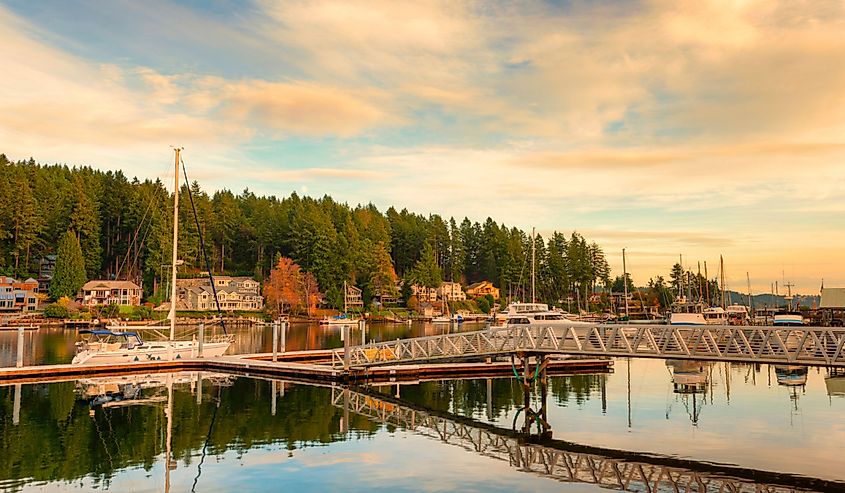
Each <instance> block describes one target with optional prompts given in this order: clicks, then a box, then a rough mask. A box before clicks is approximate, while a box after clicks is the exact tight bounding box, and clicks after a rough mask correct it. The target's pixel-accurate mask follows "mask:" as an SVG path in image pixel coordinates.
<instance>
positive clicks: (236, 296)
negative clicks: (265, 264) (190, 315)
mask: <svg viewBox="0 0 845 493" xmlns="http://www.w3.org/2000/svg"><path fill="white" fill-rule="evenodd" d="M215 290H216V292H217V301H218V302H219V303H220V309H221V310H226V311H259V310H261V309H262V308H264V297H263V296H261V294H260V292H261V283H259V282H258V281H255V280H253V279H251V278H249V277H231V276H215V277H214V289H212V287H211V281H209V279H208V278H206V277H203V278H195V279H177V280H176V296H177V297H178V298H179V300H180V302H181V303H180V304H178V305H177V306H179V307H180V310H181V309H182V308H181V307H182V306H184V309H185V310H186V311H206V310H216V309H217V303H215V301H214V293H215Z"/></svg>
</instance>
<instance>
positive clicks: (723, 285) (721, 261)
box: [719, 255, 725, 308]
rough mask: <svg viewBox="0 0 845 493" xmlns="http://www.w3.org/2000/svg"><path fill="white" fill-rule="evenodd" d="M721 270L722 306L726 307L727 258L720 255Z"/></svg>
mask: <svg viewBox="0 0 845 493" xmlns="http://www.w3.org/2000/svg"><path fill="white" fill-rule="evenodd" d="M719 272H720V273H721V276H722V308H725V260H724V259H723V258H722V256H721V255H719Z"/></svg>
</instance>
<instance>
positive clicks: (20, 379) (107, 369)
mask: <svg viewBox="0 0 845 493" xmlns="http://www.w3.org/2000/svg"><path fill="white" fill-rule="evenodd" d="M276 359H277V361H275V362H274V361H272V354H269V353H262V354H249V355H239V356H222V357H219V358H190V359H188V358H186V359H178V360H174V361H138V362H132V363H104V364H96V365H39V366H24V367H20V368H2V369H0V385H8V384H19V383H49V382H60V381H68V380H76V379H78V378H88V377H103V376H117V375H127V374H134V373H162V372H174V371H218V372H227V373H232V374H236V375H244V376H253V375H254V376H262V377H269V378H291V379H296V380H302V381H314V382H340V383H349V382H356V383H377V382H391V383H392V382H403V383H413V382H416V381H423V380H436V379H455V378H491V377H507V376H513V374H514V367H513V365H512V363H511V362H510V361H496V360H494V361H491V362H489V363H487V362H466V361H458V362H439V363H426V364H412V365H408V364H405V365H384V366H379V367H375V368H356V367H352V368H350V369H349V370H348V371H345V370H342V369H337V368H333V367H331V366H329V365H328V364H325V363H326V362H329V361H330V360H331V351H330V350H317V351H291V352H285V353H280V354H278V355H277V358H276ZM612 366H613V361H611V360H610V359H600V358H547V365H546V368H547V371H548V372H549V374H550V375H568V374H576V373H597V372H599V373H606V372H609V371H611V367H612Z"/></svg>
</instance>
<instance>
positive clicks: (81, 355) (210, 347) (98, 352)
mask: <svg viewBox="0 0 845 493" xmlns="http://www.w3.org/2000/svg"><path fill="white" fill-rule="evenodd" d="M174 151H176V164H175V176H174V181H175V183H174V190H173V257H172V261H171V265H170V267H171V269H170V270H171V272H172V275H173V278H172V279H171V283H170V285H171V289H172V290H171V295H170V313H169V314H168V318H169V319H170V334H169V338H168V339H166V340H161V341H159V340H156V341H151V342H145V341H143V340H142V339H141V337H140V336H139V335H138V333H137V332H125V331H113V330H89V331H82V330H81V331H79V333H80V334H83V335H88V336H89V337H88V338H87V339H85V340H83V341H81V342H77V343H76V355H75V356H74V357H73V360H72V361H71V363H72V364H76V365H85V364H95V363H130V362H133V361H152V360H155V361H158V360H174V359H180V358H189V357H194V356H196V355H197V354H199V344H200V341H197V340H196V338H194V339H191V340H180V341H177V340H174V338H173V336H174V334H175V332H176V299H177V297H176V266H177V265H179V263H180V262H181V261H180V260H178V254H177V251H178V250H177V245H178V238H179V178H180V176H181V174H180V172H179V163H180V162H181V160H180V158H179V153H180V151H181V149H180V148H176V149H174ZM185 180H186V181H187V177H185ZM189 190H190V189H189ZM189 193H190V192H189ZM194 214H196V211H194ZM200 240H202V237H200ZM209 272H211V270H210V269H209ZM211 285H212V286H214V280H213V279H212V280H211ZM215 301H217V298H216V296H215ZM219 309H220V305H219V302H218V311H219ZM225 329H226V326H225V325H224V326H223V330H224V332H225ZM233 341H234V335H230V334H225V335H221V336H216V337H215V338H214V339H212V340H211V341H209V342H205V341H203V346H202V348H203V356H209V357H215V356H221V355H222V354H223V353H225V352H226V350H227V349H229V346H230V345H231V344H232V342H233Z"/></svg>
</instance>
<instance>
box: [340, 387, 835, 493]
mask: <svg viewBox="0 0 845 493" xmlns="http://www.w3.org/2000/svg"><path fill="white" fill-rule="evenodd" d="M332 404H333V405H334V406H335V407H337V408H339V409H343V410H344V414H347V412H353V413H355V414H358V415H361V416H365V417H367V418H368V419H370V420H372V421H375V422H378V423H382V424H390V425H394V426H398V427H400V428H404V429H406V430H409V431H413V432H415V433H417V434H420V435H422V436H425V437H428V438H431V439H434V440H438V441H441V442H444V443H448V444H450V445H454V446H457V447H461V448H463V449H464V450H466V451H468V452H472V453H476V454H479V455H481V456H484V457H489V458H492V459H496V460H499V461H502V462H504V463H507V464H508V465H510V466H511V467H514V468H516V469H518V470H520V471H524V472H527V473H532V474H535V475H539V476H544V477H549V478H552V479H554V480H557V481H561V482H567V483H589V484H594V485H597V486H600V487H602V488H607V489H614V490H619V491H634V492H655V493H657V492H674V493H693V492H694V493H704V492H714V493H715V492H733V493H760V492H766V493H786V492H796V491H832V490H833V489H838V488H842V487H845V484H843V483H840V482H834V481H828V480H823V479H818V478H808V477H804V476H800V477H799V476H790V475H785V474H780V473H774V472H769V471H759V470H751V469H745V468H740V467H733V466H721V465H718V464H713V463H708V462H698V461H694V460H686V459H678V458H673V457H661V456H658V455H655V454H639V453H637V452H630V451H622V450H610V449H599V448H595V447H587V446H581V445H575V444H571V443H568V442H563V441H560V440H547V442H549V443H550V445H544V444H532V443H526V441H525V440H524V439H520V437H519V435H518V434H515V433H512V432H510V430H504V429H501V428H496V427H492V426H489V425H483V426H476V425H475V424H474V422H473V421H471V420H467V419H465V418H457V417H456V418H457V419H451V418H449V417H444V416H441V415H437V414H434V413H432V412H429V411H425V410H420V409H414V408H411V407H408V406H406V405H402V404H400V403H398V402H397V401H396V400H395V399H394V400H386V399H384V398H381V397H379V396H377V395H374V394H370V393H361V392H356V391H354V390H351V389H347V388H340V387H336V388H333V389H332ZM551 445H554V446H551ZM585 449H589V450H590V452H585V451H584V450H585ZM592 451H596V452H595V453H594V452H592ZM798 485H800V486H799V487H796V486H798Z"/></svg>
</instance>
